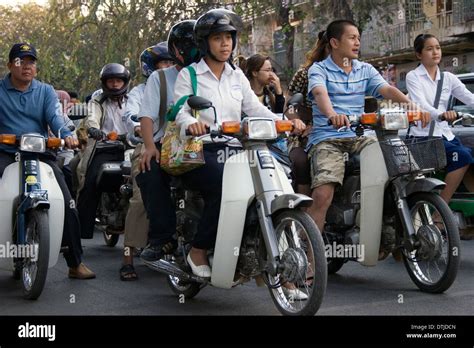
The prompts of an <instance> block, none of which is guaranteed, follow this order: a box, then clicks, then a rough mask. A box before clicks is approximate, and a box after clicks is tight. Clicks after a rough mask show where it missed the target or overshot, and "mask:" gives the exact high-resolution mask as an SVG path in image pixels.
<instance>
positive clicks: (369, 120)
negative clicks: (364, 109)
mask: <svg viewBox="0 0 474 348" xmlns="http://www.w3.org/2000/svg"><path fill="white" fill-rule="evenodd" d="M360 123H362V124H377V114H376V113H375V112H371V113H368V114H362V116H361V117H360Z"/></svg>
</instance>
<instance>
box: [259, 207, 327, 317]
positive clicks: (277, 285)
mask: <svg viewBox="0 0 474 348" xmlns="http://www.w3.org/2000/svg"><path fill="white" fill-rule="evenodd" d="M274 226H275V233H276V238H277V243H278V249H279V252H280V260H281V264H282V267H280V269H279V274H278V275H277V276H271V275H270V274H268V273H265V274H264V278H265V280H266V282H267V285H268V287H269V288H270V294H271V296H272V300H273V302H274V303H275V305H276V306H277V308H278V310H279V311H280V312H281V313H282V314H285V315H314V314H316V312H317V311H318V309H319V307H320V306H321V302H322V300H323V296H324V293H325V291H326V283H327V264H326V256H325V254H324V243H323V239H322V237H321V233H320V232H319V230H318V228H317V226H316V224H315V223H314V221H313V219H311V217H310V216H309V215H308V214H306V213H304V212H302V211H297V210H286V211H283V212H281V213H279V214H278V215H277V217H276V218H275V219H274Z"/></svg>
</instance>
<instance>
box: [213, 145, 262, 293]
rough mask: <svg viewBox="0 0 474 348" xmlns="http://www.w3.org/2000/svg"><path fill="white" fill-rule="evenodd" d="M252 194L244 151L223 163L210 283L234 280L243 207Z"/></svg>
mask: <svg viewBox="0 0 474 348" xmlns="http://www.w3.org/2000/svg"><path fill="white" fill-rule="evenodd" d="M254 197H255V190H254V186H253V180H252V174H251V173H250V167H249V160H248V155H247V152H246V151H244V152H241V153H238V154H236V155H234V156H232V157H230V158H229V159H228V160H227V161H226V163H225V166H224V176H223V179H222V199H221V209H220V213H219V225H218V228H217V238H216V246H215V249H214V258H213V262H212V275H211V283H212V285H213V286H216V287H219V288H226V289H229V288H231V287H232V283H233V280H234V274H235V269H236V266H237V260H238V258H239V252H240V244H241V243H242V235H243V232H244V224H245V216H246V214H247V208H248V207H249V205H250V204H251V202H252V201H253V199H254Z"/></svg>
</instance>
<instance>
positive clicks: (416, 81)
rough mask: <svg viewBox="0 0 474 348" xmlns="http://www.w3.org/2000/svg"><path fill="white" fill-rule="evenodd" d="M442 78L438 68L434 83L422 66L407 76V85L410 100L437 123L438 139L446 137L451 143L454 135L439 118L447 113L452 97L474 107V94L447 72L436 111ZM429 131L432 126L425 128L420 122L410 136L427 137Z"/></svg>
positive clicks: (435, 131)
mask: <svg viewBox="0 0 474 348" xmlns="http://www.w3.org/2000/svg"><path fill="white" fill-rule="evenodd" d="M440 77H441V75H440V71H439V68H438V69H437V71H436V78H435V80H434V81H433V80H432V79H431V77H430V76H429V74H428V71H427V70H426V68H425V66H424V65H423V64H420V65H419V66H418V67H417V68H416V69H415V70H412V71H410V72H409V73H408V74H407V77H406V85H407V89H408V94H409V97H410V99H411V100H412V101H413V102H415V103H418V104H419V105H420V107H421V109H422V110H423V111H428V112H429V113H430V114H431V118H432V119H434V120H435V121H436V126H435V129H434V133H433V135H434V136H437V137H440V136H444V137H445V138H446V139H447V140H449V141H451V140H453V139H454V134H453V132H452V131H451V128H450V127H449V124H448V122H447V121H438V116H439V115H440V114H442V113H443V112H445V111H447V107H448V102H449V97H450V96H451V95H452V96H454V97H456V98H457V99H459V100H460V101H462V102H463V103H464V104H466V105H469V106H474V94H472V93H471V92H470V91H469V90H468V89H467V88H466V86H464V84H463V83H462V82H461V81H460V80H459V79H458V78H457V77H456V76H455V75H453V74H451V73H450V72H445V73H444V80H443V87H442V89H441V97H440V99H439V105H438V108H437V109H435V108H434V106H433V105H434V100H435V97H436V89H437V87H438V81H439V79H440ZM429 129H430V125H427V126H426V127H425V128H423V127H422V126H421V122H418V124H417V126H416V127H412V128H411V131H410V135H414V136H427V135H428V134H429Z"/></svg>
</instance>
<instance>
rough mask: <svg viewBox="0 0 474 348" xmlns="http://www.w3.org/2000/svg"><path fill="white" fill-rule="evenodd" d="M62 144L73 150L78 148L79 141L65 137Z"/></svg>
mask: <svg viewBox="0 0 474 348" xmlns="http://www.w3.org/2000/svg"><path fill="white" fill-rule="evenodd" d="M64 144H65V145H66V147H67V148H69V149H75V148H77V147H79V140H77V138H75V137H66V138H65V139H64Z"/></svg>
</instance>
